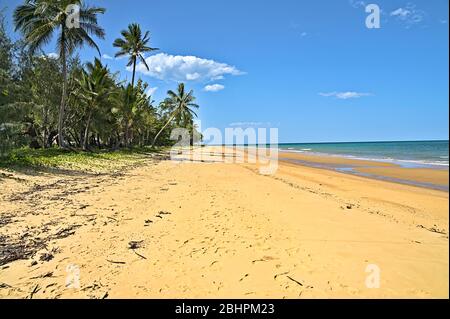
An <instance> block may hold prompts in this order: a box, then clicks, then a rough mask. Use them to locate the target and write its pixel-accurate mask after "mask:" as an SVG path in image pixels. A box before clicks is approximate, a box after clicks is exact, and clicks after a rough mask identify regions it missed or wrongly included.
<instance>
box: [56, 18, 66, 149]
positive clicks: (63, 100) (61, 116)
mask: <svg viewBox="0 0 450 319" xmlns="http://www.w3.org/2000/svg"><path fill="white" fill-rule="evenodd" d="M64 42H65V26H64V25H62V31H61V62H62V73H63V87H62V97H61V105H60V107H59V117H58V144H59V147H61V148H65V147H66V145H65V141H64V133H63V130H64V113H65V109H66V91H67V62H66V48H65V45H64Z"/></svg>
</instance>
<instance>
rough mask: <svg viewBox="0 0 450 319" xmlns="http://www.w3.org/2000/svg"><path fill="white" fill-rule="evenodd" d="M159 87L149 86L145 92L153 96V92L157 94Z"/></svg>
mask: <svg viewBox="0 0 450 319" xmlns="http://www.w3.org/2000/svg"><path fill="white" fill-rule="evenodd" d="M157 89H158V87H154V88H152V87H149V88H148V89H147V91H146V92H145V94H147V96H153V94H155V92H156V90H157Z"/></svg>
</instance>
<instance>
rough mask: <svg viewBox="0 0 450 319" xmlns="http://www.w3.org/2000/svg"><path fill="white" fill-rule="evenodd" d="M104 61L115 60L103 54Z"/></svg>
mask: <svg viewBox="0 0 450 319" xmlns="http://www.w3.org/2000/svg"><path fill="white" fill-rule="evenodd" d="M102 59H105V60H113V59H114V58H113V57H112V56H109V55H107V54H103V55H102Z"/></svg>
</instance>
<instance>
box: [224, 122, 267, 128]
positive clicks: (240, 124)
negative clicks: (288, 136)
mask: <svg viewBox="0 0 450 319" xmlns="http://www.w3.org/2000/svg"><path fill="white" fill-rule="evenodd" d="M228 126H230V127H240V128H245V127H272V126H274V125H273V124H272V123H270V122H233V123H230V124H228Z"/></svg>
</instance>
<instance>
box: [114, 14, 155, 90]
mask: <svg viewBox="0 0 450 319" xmlns="http://www.w3.org/2000/svg"><path fill="white" fill-rule="evenodd" d="M121 34H122V37H123V38H117V39H116V40H115V41H114V43H113V46H115V47H116V48H120V51H119V52H117V53H116V54H115V57H116V58H117V57H122V56H128V57H129V59H128V64H127V66H133V77H132V79H131V86H133V87H134V77H135V74H136V62H137V60H138V59H139V61H141V63H142V64H144V65H145V67H146V68H147V70H149V67H148V65H147V62H146V61H145V58H144V55H143V53H145V52H151V51H155V50H158V49H157V48H151V47H149V46H148V45H147V44H148V42H149V41H150V32H149V31H147V32H145V34H144V36H143V37H142V31H141V27H140V26H139V24H137V23H132V24H130V25H128V30H122V32H121Z"/></svg>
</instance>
